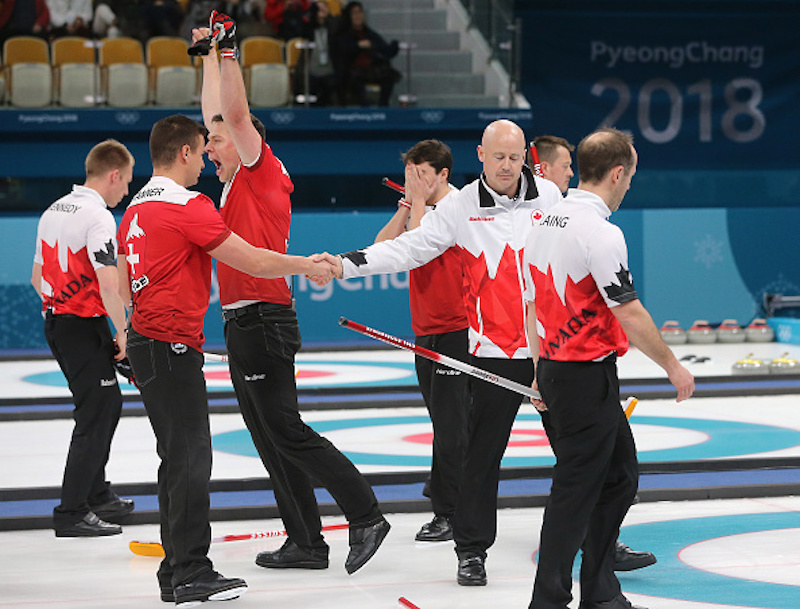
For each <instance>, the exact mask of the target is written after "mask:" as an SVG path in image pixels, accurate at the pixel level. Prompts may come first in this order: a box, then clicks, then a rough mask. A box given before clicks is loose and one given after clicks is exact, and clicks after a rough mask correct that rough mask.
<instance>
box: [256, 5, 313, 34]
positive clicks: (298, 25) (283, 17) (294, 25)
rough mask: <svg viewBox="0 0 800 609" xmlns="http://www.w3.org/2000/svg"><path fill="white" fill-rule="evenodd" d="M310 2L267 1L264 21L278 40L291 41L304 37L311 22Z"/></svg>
mask: <svg viewBox="0 0 800 609" xmlns="http://www.w3.org/2000/svg"><path fill="white" fill-rule="evenodd" d="M310 8H311V2H310V1H309V0H267V4H266V7H265V8H264V19H266V20H267V23H269V24H270V25H271V26H272V33H273V35H274V36H277V37H278V38H282V39H283V40H289V39H290V38H296V37H298V36H302V35H303V30H304V29H305V27H306V24H307V23H308V21H309V14H308V11H309V9H310Z"/></svg>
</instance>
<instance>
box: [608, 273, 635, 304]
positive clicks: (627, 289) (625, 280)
mask: <svg viewBox="0 0 800 609" xmlns="http://www.w3.org/2000/svg"><path fill="white" fill-rule="evenodd" d="M615 274H616V276H617V279H618V280H619V284H616V283H611V284H610V285H607V286H603V289H604V290H605V292H606V296H608V298H609V300H613V301H614V302H619V303H623V302H630V301H631V300H635V299H636V297H637V296H636V288H634V287H633V279H632V278H631V272H630V271H629V270H628V269H626V268H623V266H622V265H621V264H620V265H619V270H618V271H617V272H616V273H615Z"/></svg>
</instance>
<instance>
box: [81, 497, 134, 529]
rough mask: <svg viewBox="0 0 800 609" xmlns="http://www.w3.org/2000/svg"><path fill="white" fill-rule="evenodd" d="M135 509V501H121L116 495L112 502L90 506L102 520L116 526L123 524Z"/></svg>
mask: <svg viewBox="0 0 800 609" xmlns="http://www.w3.org/2000/svg"><path fill="white" fill-rule="evenodd" d="M133 508H134V503H133V499H121V498H120V497H117V496H116V495H115V496H114V498H113V499H112V500H111V501H107V502H105V503H100V504H98V505H90V506H89V509H91V510H92V511H93V512H94V513H95V514H97V517H98V518H99V519H100V520H105V521H106V522H113V523H116V524H123V522H124V519H125V517H126V516H127V515H128V514H130V513H131V512H132V511H133Z"/></svg>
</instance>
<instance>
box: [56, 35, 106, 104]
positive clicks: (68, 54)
mask: <svg viewBox="0 0 800 609" xmlns="http://www.w3.org/2000/svg"><path fill="white" fill-rule="evenodd" d="M50 60H51V62H52V67H53V90H54V91H55V93H56V95H55V101H57V102H58V103H59V104H61V105H62V106H65V107H70V108H82V107H89V106H94V105H95V103H96V101H97V97H98V87H99V74H98V71H97V61H96V59H95V45H94V41H93V40H91V39H89V38H84V37H82V36H64V37H63V38H56V39H55V40H53V41H52V42H51V43H50Z"/></svg>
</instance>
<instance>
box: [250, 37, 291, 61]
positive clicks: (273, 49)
mask: <svg viewBox="0 0 800 609" xmlns="http://www.w3.org/2000/svg"><path fill="white" fill-rule="evenodd" d="M283 46H284V45H283V42H282V41H281V40H278V39H277V38H273V37H272V36H248V37H247V38H245V39H244V40H242V42H241V44H240V45H239V50H240V52H241V61H242V66H243V67H245V68H246V67H248V66H252V65H255V64H257V63H283Z"/></svg>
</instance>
